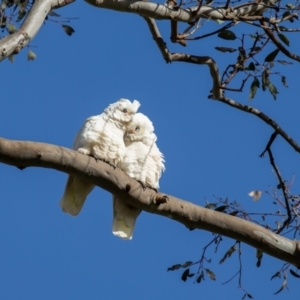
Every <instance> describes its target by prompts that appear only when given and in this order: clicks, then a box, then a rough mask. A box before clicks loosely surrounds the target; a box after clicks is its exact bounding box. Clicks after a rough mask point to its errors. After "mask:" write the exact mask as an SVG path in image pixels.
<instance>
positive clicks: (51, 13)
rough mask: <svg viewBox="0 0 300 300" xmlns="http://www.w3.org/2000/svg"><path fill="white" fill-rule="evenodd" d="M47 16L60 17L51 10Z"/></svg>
mask: <svg viewBox="0 0 300 300" xmlns="http://www.w3.org/2000/svg"><path fill="white" fill-rule="evenodd" d="M48 15H49V16H52V17H60V15H59V14H57V13H56V12H55V11H53V10H50V12H49V13H48Z"/></svg>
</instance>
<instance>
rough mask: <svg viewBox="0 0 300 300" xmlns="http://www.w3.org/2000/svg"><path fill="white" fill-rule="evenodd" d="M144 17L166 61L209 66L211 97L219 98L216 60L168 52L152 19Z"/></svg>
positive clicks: (220, 93) (220, 92)
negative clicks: (211, 86)
mask: <svg viewBox="0 0 300 300" xmlns="http://www.w3.org/2000/svg"><path fill="white" fill-rule="evenodd" d="M144 19H145V21H146V22H147V25H148V27H149V30H150V32H151V34H152V37H153V39H154V41H155V42H156V45H157V46H158V48H159V50H160V52H161V54H162V56H163V58H164V59H165V61H166V62H167V63H170V62H173V61H181V62H187V63H192V64H198V65H207V66H208V67H209V70H210V74H211V77H212V79H213V88H212V93H213V97H212V98H213V99H218V98H220V97H221V96H222V89H221V88H220V77H219V70H218V66H217V64H216V62H215V61H214V60H213V59H212V58H211V57H209V56H196V55H190V54H184V53H171V52H169V49H168V47H167V45H166V43H165V42H164V40H163V38H162V36H161V34H160V32H159V29H158V27H157V25H156V23H155V21H154V19H151V18H146V17H144Z"/></svg>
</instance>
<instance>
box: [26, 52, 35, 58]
mask: <svg viewBox="0 0 300 300" xmlns="http://www.w3.org/2000/svg"><path fill="white" fill-rule="evenodd" d="M27 59H28V60H35V59H36V54H35V53H34V52H32V51H31V50H29V51H28V53H27Z"/></svg>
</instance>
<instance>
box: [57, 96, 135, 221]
mask: <svg viewBox="0 0 300 300" xmlns="http://www.w3.org/2000/svg"><path fill="white" fill-rule="evenodd" d="M139 106H140V103H139V102H138V101H136V100H134V101H133V102H130V101H129V100H127V99H120V100H119V101H117V102H116V103H113V104H110V105H109V106H108V107H107V108H106V109H105V110H104V112H103V113H102V114H100V115H98V116H93V117H90V118H88V119H87V120H86V121H85V122H84V124H83V126H82V128H81V129H80V131H79V132H78V133H77V135H76V138H75V141H74V145H73V149H74V150H77V151H78V152H80V153H82V154H85V155H90V156H92V157H94V158H96V159H100V160H103V161H105V162H107V163H109V164H112V165H114V166H116V165H118V163H119V162H120V161H122V160H123V156H124V154H125V150H126V148H125V144H124V134H125V131H126V126H127V124H128V123H129V122H130V121H131V120H132V118H133V116H134V115H135V113H136V112H137V110H138V108H139ZM93 188H94V185H93V184H91V183H89V182H87V181H86V180H84V179H81V178H80V177H76V176H73V175H69V177H68V180H67V183H66V187H65V192H64V195H63V197H62V199H61V200H60V206H61V208H62V210H63V211H64V212H65V213H69V214H70V215H72V216H76V215H78V214H79V212H80V210H81V209H82V207H83V204H84V202H85V199H86V197H87V196H88V194H89V193H90V192H91V191H92V189H93Z"/></svg>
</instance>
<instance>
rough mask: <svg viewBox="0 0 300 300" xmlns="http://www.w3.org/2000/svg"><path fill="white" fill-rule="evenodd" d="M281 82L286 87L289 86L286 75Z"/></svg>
mask: <svg viewBox="0 0 300 300" xmlns="http://www.w3.org/2000/svg"><path fill="white" fill-rule="evenodd" d="M281 82H282V84H283V85H284V86H285V87H288V85H287V83H286V77H285V76H281Z"/></svg>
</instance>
